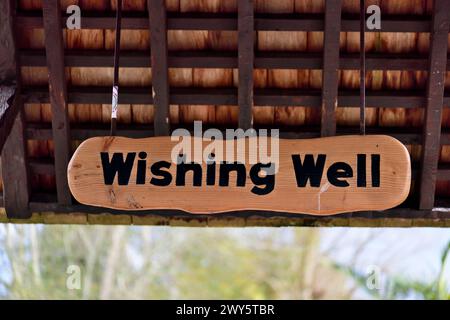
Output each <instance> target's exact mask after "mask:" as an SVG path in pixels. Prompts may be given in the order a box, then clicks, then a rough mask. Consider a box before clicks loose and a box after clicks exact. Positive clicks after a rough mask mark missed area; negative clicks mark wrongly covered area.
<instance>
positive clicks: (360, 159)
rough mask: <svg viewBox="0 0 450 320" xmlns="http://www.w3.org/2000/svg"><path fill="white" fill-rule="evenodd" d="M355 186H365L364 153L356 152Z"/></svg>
mask: <svg viewBox="0 0 450 320" xmlns="http://www.w3.org/2000/svg"><path fill="white" fill-rule="evenodd" d="M356 168H357V174H356V175H357V186H358V187H366V186H367V182H366V155H365V154H358V156H357V164H356Z"/></svg>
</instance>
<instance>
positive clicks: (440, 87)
mask: <svg viewBox="0 0 450 320" xmlns="http://www.w3.org/2000/svg"><path fill="white" fill-rule="evenodd" d="M449 8H450V0H435V1H434V8H433V27H432V32H431V48H430V58H429V59H430V62H429V63H430V65H429V71H428V84H427V103H426V112H425V123H424V131H423V151H422V159H421V162H422V170H421V174H420V209H431V208H432V207H433V206H434V195H435V189H436V174H437V168H438V162H439V153H440V142H439V139H440V134H441V118H442V106H443V103H444V79H445V71H446V63H447V38H448V32H449V25H450V10H449Z"/></svg>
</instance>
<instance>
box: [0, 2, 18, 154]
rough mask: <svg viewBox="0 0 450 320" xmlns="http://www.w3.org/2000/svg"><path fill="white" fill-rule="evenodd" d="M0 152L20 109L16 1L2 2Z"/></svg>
mask: <svg viewBox="0 0 450 320" xmlns="http://www.w3.org/2000/svg"><path fill="white" fill-rule="evenodd" d="M0 21H1V23H0V152H1V151H2V149H3V146H4V144H5V141H6V139H7V138H8V135H9V133H10V132H11V129H12V127H13V124H14V120H15V119H16V116H17V113H18V112H19V110H20V104H21V103H20V86H18V81H17V76H18V74H19V72H18V68H17V63H16V61H17V59H18V56H17V50H16V41H15V38H16V34H15V33H16V32H15V3H14V2H13V1H10V0H5V1H2V2H1V3H0Z"/></svg>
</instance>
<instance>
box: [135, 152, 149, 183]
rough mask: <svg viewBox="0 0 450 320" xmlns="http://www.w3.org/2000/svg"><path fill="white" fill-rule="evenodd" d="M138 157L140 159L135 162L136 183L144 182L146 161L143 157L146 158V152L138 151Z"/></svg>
mask: <svg viewBox="0 0 450 320" xmlns="http://www.w3.org/2000/svg"><path fill="white" fill-rule="evenodd" d="M138 157H139V159H140V160H138V164H137V173H136V184H145V174H146V171H147V170H146V169H147V161H146V160H145V159H146V158H147V153H146V152H139V154H138Z"/></svg>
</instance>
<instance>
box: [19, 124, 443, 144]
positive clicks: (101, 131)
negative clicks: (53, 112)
mask: <svg viewBox="0 0 450 320" xmlns="http://www.w3.org/2000/svg"><path fill="white" fill-rule="evenodd" d="M179 127H180V126H178V125H177V126H176V128H179ZM181 127H183V128H185V129H187V130H190V131H192V128H190V127H189V126H181ZM174 128H175V127H174ZM174 128H172V129H174ZM204 129H205V130H206V129H208V127H205V128H204ZM219 129H220V128H219ZM146 130H148V126H146V125H136V124H133V125H119V126H118V133H119V135H120V136H125V137H129V138H146V137H148V136H149V133H148V132H147V131H146ZM71 132H72V139H75V140H85V139H88V138H91V137H98V136H107V135H109V126H108V125H105V124H76V125H73V126H72V127H71ZM224 133H225V132H224ZM358 133H359V127H344V128H338V129H337V130H336V134H337V135H347V134H358ZM367 134H387V135H390V136H392V137H394V138H396V139H398V140H399V141H401V142H402V143H403V144H411V145H417V144H421V143H422V134H421V133H420V132H419V130H417V129H416V128H389V129H388V130H386V128H376V127H375V128H372V127H368V128H367ZM150 136H151V134H150ZM319 136H320V130H319V128H318V127H317V126H306V127H301V128H299V130H296V131H291V130H285V129H282V130H280V138H282V139H309V138H318V137H319ZM26 138H27V139H32V140H49V139H52V130H51V127H50V126H49V125H48V124H46V123H28V124H27V129H26ZM440 141H441V145H450V131H443V132H442V133H441V139H440Z"/></svg>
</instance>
